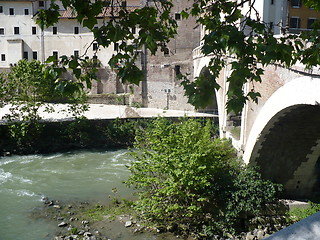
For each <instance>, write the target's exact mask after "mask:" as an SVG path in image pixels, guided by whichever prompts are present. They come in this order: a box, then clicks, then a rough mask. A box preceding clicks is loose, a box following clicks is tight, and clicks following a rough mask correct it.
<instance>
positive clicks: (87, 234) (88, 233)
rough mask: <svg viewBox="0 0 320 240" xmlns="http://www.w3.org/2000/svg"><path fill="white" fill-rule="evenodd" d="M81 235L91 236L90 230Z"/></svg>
mask: <svg viewBox="0 0 320 240" xmlns="http://www.w3.org/2000/svg"><path fill="white" fill-rule="evenodd" d="M83 236H85V237H91V236H92V233H91V232H85V233H84V234H83Z"/></svg>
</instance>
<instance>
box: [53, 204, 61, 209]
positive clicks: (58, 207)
mask: <svg viewBox="0 0 320 240" xmlns="http://www.w3.org/2000/svg"><path fill="white" fill-rule="evenodd" d="M52 207H54V208H57V209H61V206H60V205H57V204H55V205H53V206H52Z"/></svg>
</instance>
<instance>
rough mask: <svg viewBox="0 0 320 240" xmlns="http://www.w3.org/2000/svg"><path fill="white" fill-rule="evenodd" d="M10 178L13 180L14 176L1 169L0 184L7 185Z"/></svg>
mask: <svg viewBox="0 0 320 240" xmlns="http://www.w3.org/2000/svg"><path fill="white" fill-rule="evenodd" d="M10 178H12V174H11V173H10V172H5V171H4V170H3V169H2V168H0V183H5V182H7V181H8V180H9V179H10Z"/></svg>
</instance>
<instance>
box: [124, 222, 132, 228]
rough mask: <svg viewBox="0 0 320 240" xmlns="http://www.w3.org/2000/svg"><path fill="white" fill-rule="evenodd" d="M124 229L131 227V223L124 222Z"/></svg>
mask: <svg viewBox="0 0 320 240" xmlns="http://www.w3.org/2000/svg"><path fill="white" fill-rule="evenodd" d="M124 226H125V227H131V226H132V222H131V221H126V223H125V224H124Z"/></svg>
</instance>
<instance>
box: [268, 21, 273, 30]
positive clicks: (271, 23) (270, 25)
mask: <svg viewBox="0 0 320 240" xmlns="http://www.w3.org/2000/svg"><path fill="white" fill-rule="evenodd" d="M269 28H270V31H271V32H272V31H273V22H270V23H269Z"/></svg>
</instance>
